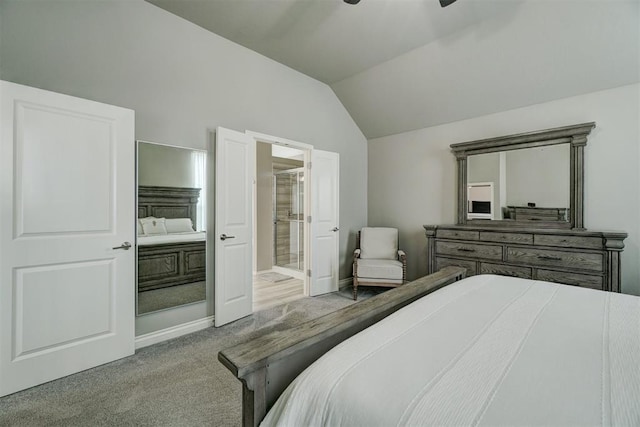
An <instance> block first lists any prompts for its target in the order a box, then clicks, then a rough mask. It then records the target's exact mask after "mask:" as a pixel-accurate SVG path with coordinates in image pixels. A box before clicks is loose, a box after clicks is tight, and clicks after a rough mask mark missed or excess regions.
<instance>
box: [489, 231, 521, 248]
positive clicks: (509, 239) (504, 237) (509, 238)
mask: <svg viewBox="0 0 640 427" xmlns="http://www.w3.org/2000/svg"><path fill="white" fill-rule="evenodd" d="M480 240H485V241H487V242H498V243H502V242H504V243H522V244H528V245H530V244H532V243H533V234H526V233H497V232H495V231H482V232H480Z"/></svg>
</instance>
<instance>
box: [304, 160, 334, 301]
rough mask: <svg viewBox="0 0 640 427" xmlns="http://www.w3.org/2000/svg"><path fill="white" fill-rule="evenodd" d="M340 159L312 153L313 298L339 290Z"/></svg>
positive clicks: (311, 288)
mask: <svg viewBox="0 0 640 427" xmlns="http://www.w3.org/2000/svg"><path fill="white" fill-rule="evenodd" d="M339 184H340V157H339V154H338V153H332V152H329V151H321V150H313V151H312V152H311V197H312V199H311V204H312V206H311V210H312V214H311V218H312V219H311V285H310V288H309V294H310V295H311V296H315V295H321V294H326V293H328V292H335V291H337V290H338V274H339V263H338V239H339V237H340V235H339V231H338V230H339V224H340V222H339V217H338V214H339V209H340V207H339V203H338V202H339V196H340V193H339V191H340V186H339Z"/></svg>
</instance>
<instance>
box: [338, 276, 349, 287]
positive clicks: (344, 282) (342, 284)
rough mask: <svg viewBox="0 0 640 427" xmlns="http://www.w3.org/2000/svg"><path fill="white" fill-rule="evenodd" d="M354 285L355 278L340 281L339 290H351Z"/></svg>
mask: <svg viewBox="0 0 640 427" xmlns="http://www.w3.org/2000/svg"><path fill="white" fill-rule="evenodd" d="M352 285H353V277H347V278H346V279H340V281H339V282H338V289H340V290H343V289H344V288H350V287H351V286H352Z"/></svg>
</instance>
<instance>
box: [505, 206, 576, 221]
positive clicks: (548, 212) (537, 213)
mask: <svg viewBox="0 0 640 427" xmlns="http://www.w3.org/2000/svg"><path fill="white" fill-rule="evenodd" d="M568 212H569V209H567V208H537V207H530V206H507V211H506V212H505V219H513V220H516V221H567V219H568V218H569V215H568Z"/></svg>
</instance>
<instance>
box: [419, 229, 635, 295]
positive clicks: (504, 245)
mask: <svg viewBox="0 0 640 427" xmlns="http://www.w3.org/2000/svg"><path fill="white" fill-rule="evenodd" d="M424 228H425V230H426V234H427V258H428V267H427V274H431V273H434V272H436V271H438V270H440V269H441V268H443V267H446V266H450V265H453V266H460V267H464V268H466V269H467V275H468V276H473V275H476V274H499V275H503V276H514V277H523V278H527V279H539V280H546V281H549V282H557V283H564V284H568V285H577V286H583V287H588V288H593V289H601V290H605V291H613V292H620V252H622V250H623V248H624V239H625V238H626V237H627V233H623V232H599V231H577V230H551V229H535V228H511V227H497V226H491V227H481V226H477V225H438V226H433V225H425V226H424Z"/></svg>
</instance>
